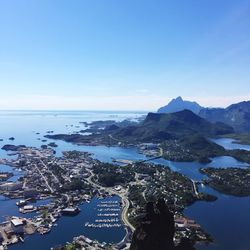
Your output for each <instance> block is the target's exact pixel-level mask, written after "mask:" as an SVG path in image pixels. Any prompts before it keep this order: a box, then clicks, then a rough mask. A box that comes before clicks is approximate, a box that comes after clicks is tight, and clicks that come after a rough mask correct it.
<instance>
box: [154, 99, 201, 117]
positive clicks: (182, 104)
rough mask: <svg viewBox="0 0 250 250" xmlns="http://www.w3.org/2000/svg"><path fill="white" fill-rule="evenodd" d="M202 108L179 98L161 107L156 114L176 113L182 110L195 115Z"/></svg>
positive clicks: (195, 103)
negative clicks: (189, 111)
mask: <svg viewBox="0 0 250 250" xmlns="http://www.w3.org/2000/svg"><path fill="white" fill-rule="evenodd" d="M202 108H203V107H201V106H200V105H199V104H198V103H197V102H190V101H185V100H183V99H182V98H181V97H180V96H179V97H177V98H175V99H173V100H172V101H170V102H169V103H168V105H166V106H164V107H161V108H159V109H158V111H157V112H158V113H174V112H178V111H182V110H184V109H188V110H191V111H192V112H194V113H195V114H198V113H199V112H200V110H201V109H202Z"/></svg>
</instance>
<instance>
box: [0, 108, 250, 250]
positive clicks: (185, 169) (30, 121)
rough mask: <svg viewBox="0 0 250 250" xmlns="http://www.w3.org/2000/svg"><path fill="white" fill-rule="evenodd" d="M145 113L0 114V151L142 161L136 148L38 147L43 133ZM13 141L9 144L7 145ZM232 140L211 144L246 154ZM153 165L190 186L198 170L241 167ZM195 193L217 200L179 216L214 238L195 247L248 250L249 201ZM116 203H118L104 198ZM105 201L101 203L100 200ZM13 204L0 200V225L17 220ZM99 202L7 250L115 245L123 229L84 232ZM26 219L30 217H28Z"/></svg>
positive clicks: (215, 162) (218, 161) (223, 161)
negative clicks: (30, 149) (82, 240)
mask: <svg viewBox="0 0 250 250" xmlns="http://www.w3.org/2000/svg"><path fill="white" fill-rule="evenodd" d="M145 115H146V113H144V112H129V111H126V112H125V111H121V112H118V111H0V139H2V141H0V148H1V147H2V146H3V145H5V144H14V145H21V144H24V145H26V146H34V147H40V146H41V145H42V144H47V143H49V142H56V144H57V145H58V147H57V148H55V150H56V156H58V157H59V156H61V155H62V151H67V150H80V151H87V152H90V153H92V154H93V157H94V158H96V159H99V160H101V161H104V162H112V159H113V158H118V159H128V160H142V159H147V157H146V156H144V155H142V154H140V153H139V152H138V151H137V149H136V148H133V147H131V148H122V147H106V146H77V145H74V144H71V143H66V142H63V141H53V140H49V139H48V141H47V142H42V140H43V139H44V135H46V134H47V132H48V131H53V133H55V134H58V133H75V132H78V131H80V130H83V129H85V128H86V125H85V123H84V122H92V121H98V120H116V121H122V120H124V119H129V120H133V121H134V120H135V121H136V120H137V119H139V118H141V117H143V116H145ZM10 137H14V138H15V140H14V141H11V140H9V138H10ZM232 141H233V140H232V139H217V140H215V142H217V143H218V144H220V145H222V146H224V147H225V148H228V149H230V148H231V149H235V148H244V149H246V150H249V151H250V146H249V145H240V144H235V143H232ZM8 157H13V156H9V155H8V154H7V152H6V151H4V150H0V158H8ZM153 162H154V163H157V164H162V165H163V167H164V166H169V167H170V168H171V169H172V170H174V171H178V172H180V173H182V174H184V175H186V176H188V177H189V178H192V179H193V180H202V179H204V178H206V177H205V176H204V175H202V174H201V173H200V172H199V168H200V167H217V168H222V167H223V168H230V167H241V168H246V167H248V165H247V164H246V163H242V162H239V161H237V160H235V159H234V158H232V157H228V156H221V157H216V158H213V159H212V162H211V163H208V164H202V163H198V162H172V161H167V160H164V159H157V160H154V161H153ZM0 171H9V172H13V173H14V176H13V177H12V178H11V180H12V181H15V180H17V179H18V178H19V177H20V176H22V174H23V173H22V172H19V171H17V170H13V169H12V168H11V167H9V166H5V165H0ZM199 188H200V191H204V192H207V193H210V194H214V195H216V196H217V197H218V199H217V200H216V201H214V202H204V201H199V202H195V203H194V204H192V205H191V206H189V207H187V208H186V209H185V211H184V213H185V215H186V216H187V217H189V218H191V219H194V220H196V221H197V222H198V223H199V224H200V225H201V226H202V227H203V228H204V229H205V230H206V231H207V232H208V233H209V234H211V235H212V237H213V238H214V243H213V244H209V245H204V244H199V245H197V249H200V250H250V237H249V236H250V213H249V211H250V197H241V198H239V197H234V196H230V195H225V194H222V193H219V192H217V191H216V190H214V189H212V188H210V187H208V186H203V187H202V186H200V187H199ZM106 199H107V201H109V199H111V200H115V201H119V199H120V198H119V197H117V196H114V197H109V198H106ZM105 201H106V200H105ZM15 202H16V200H11V199H6V198H5V197H3V196H0V222H3V221H4V220H5V218H6V216H10V215H15V216H23V215H21V214H19V212H18V209H17V207H16V205H15ZM48 202H50V200H45V201H38V205H41V204H46V203H48ZM100 202H101V200H99V199H97V198H93V199H92V200H91V202H90V203H84V204H82V205H81V212H80V213H79V215H77V216H76V217H61V218H60V219H59V220H58V223H57V226H55V227H53V229H52V231H51V232H50V233H49V234H46V235H44V236H41V235H38V234H35V235H31V236H28V237H26V238H25V242H24V243H18V244H15V245H12V246H10V247H9V249H11V250H34V249H36V250H47V249H48V250H49V249H51V247H53V246H57V245H62V244H65V243H66V242H70V241H72V239H73V237H75V236H78V235H85V236H86V237H88V238H90V239H92V240H98V241H100V242H106V243H118V242H120V241H121V240H122V239H123V237H124V236H125V228H124V227H120V228H109V229H107V228H101V229H93V228H86V227H85V226H84V225H85V223H86V222H93V221H94V220H95V219H96V216H97V212H96V211H97V207H98V204H99V203H100ZM26 216H29V217H30V216H35V214H28V215H26Z"/></svg>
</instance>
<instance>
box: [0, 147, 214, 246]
mask: <svg viewBox="0 0 250 250" xmlns="http://www.w3.org/2000/svg"><path fill="white" fill-rule="evenodd" d="M150 150H151V149H150ZM13 154H16V156H17V158H15V159H1V164H5V165H9V166H11V167H13V168H16V169H19V170H20V171H22V172H23V173H24V174H23V176H22V177H20V178H19V179H18V180H17V181H16V182H8V181H5V182H2V183H1V184H0V194H1V195H4V196H6V197H9V198H11V199H19V201H18V202H17V203H16V206H18V207H19V211H20V213H23V214H26V213H34V212H35V213H36V216H34V217H31V218H25V217H15V216H12V215H11V214H10V215H9V216H8V217H7V218H6V221H5V222H4V223H2V224H1V225H0V241H1V244H2V246H5V247H6V246H8V245H10V244H14V243H17V242H20V241H22V242H23V241H24V242H25V236H26V235H30V234H34V233H40V234H46V233H49V232H50V231H51V230H52V228H53V226H54V225H55V224H56V222H57V220H58V219H60V217H61V216H68V215H75V216H77V214H78V213H79V212H81V211H80V209H79V204H81V203H83V202H89V201H90V200H91V199H92V198H93V197H99V198H103V197H108V196H119V197H120V198H121V202H119V203H118V202H115V203H105V202H104V203H102V202H101V203H100V205H99V207H98V214H97V217H98V219H96V220H95V222H94V223H91V222H89V223H85V225H83V226H85V227H90V228H110V227H121V226H122V224H124V226H125V228H126V232H127V235H126V236H125V238H124V240H123V241H122V242H120V243H119V244H116V245H112V247H113V249H122V248H127V247H128V246H129V244H130V240H131V234H132V232H133V231H134V229H135V226H136V224H137V218H138V217H139V216H140V215H141V214H142V213H143V207H144V205H145V204H146V202H147V201H150V200H154V199H157V198H159V197H162V198H164V199H165V200H166V202H167V204H168V206H169V207H170V208H171V209H172V211H174V213H175V219H176V228H177V233H176V237H175V240H176V242H177V243H178V242H179V240H180V239H181V237H183V236H190V235H195V237H196V240H197V241H210V240H211V238H210V236H209V235H207V234H206V233H205V232H204V231H203V230H202V228H201V227H200V226H199V225H198V224H196V223H195V221H192V220H190V219H188V218H185V217H184V216H183V210H184V208H185V207H186V206H187V205H190V204H192V203H193V202H194V201H196V200H214V199H215V198H216V197H212V196H210V195H208V194H204V193H200V192H199V191H198V187H197V184H196V183H195V182H194V181H193V180H190V179H188V178H187V177H185V176H183V175H182V174H179V173H177V172H174V171H172V170H171V169H170V168H168V167H163V166H160V165H155V164H148V163H146V162H132V161H128V162H126V163H127V164H122V165H115V164H110V163H103V162H100V161H98V160H96V159H94V158H92V155H91V154H90V153H87V152H80V151H67V152H63V155H62V156H61V157H56V156H55V155H54V150H53V149H50V148H41V149H38V148H34V147H25V146H19V147H16V148H15V151H14V153H13ZM123 163H124V161H123ZM33 200H45V201H46V200H48V203H46V204H43V205H38V206H35V205H32V201H33ZM120 220H121V221H120ZM77 239H78V240H79V238H77ZM80 239H81V240H82V239H86V237H85V236H83V237H81V238H80ZM87 241H88V242H89V243H86V241H84V242H85V243H84V244H89V245H91V244H96V242H95V241H91V240H90V241H89V240H87ZM24 244H25V243H24Z"/></svg>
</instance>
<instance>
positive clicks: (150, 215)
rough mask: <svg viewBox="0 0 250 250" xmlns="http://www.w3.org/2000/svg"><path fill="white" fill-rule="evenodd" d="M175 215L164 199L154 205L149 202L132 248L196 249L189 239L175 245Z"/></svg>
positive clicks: (138, 249) (160, 249)
mask: <svg viewBox="0 0 250 250" xmlns="http://www.w3.org/2000/svg"><path fill="white" fill-rule="evenodd" d="M174 234H175V225H174V215H173V213H172V212H170V211H169V209H168V207H167V206H166V204H165V202H164V200H159V201H158V202H157V204H156V205H155V206H154V204H153V203H152V202H149V203H148V204H147V207H146V215H145V217H144V218H142V219H141V221H140V223H139V225H138V227H137V228H136V230H135V232H134V234H133V238H132V243H131V247H130V250H194V249H195V248H194V247H193V246H192V244H191V242H190V241H189V240H188V239H183V240H182V242H181V243H180V244H179V245H178V246H174V242H173V238H174Z"/></svg>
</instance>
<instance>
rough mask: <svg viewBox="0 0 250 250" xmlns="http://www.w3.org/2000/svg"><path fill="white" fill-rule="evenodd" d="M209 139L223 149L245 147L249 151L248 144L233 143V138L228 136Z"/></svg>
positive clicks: (249, 146)
mask: <svg viewBox="0 0 250 250" xmlns="http://www.w3.org/2000/svg"><path fill="white" fill-rule="evenodd" d="M211 141H213V142H215V143H217V144H219V145H221V146H223V147H224V148H225V149H245V150H248V151H250V145H244V144H238V143H233V141H235V140H234V139H230V138H220V139H211Z"/></svg>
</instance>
